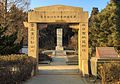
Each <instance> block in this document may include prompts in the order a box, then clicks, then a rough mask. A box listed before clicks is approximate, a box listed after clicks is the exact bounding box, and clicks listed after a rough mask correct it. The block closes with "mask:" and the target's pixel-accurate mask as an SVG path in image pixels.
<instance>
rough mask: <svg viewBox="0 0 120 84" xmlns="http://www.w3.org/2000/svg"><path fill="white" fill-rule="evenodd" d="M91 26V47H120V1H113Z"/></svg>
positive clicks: (96, 17)
mask: <svg viewBox="0 0 120 84" xmlns="http://www.w3.org/2000/svg"><path fill="white" fill-rule="evenodd" d="M95 19H96V20H95V21H94V22H93V24H92V25H91V26H90V28H91V29H90V31H89V33H90V35H89V38H90V41H89V42H91V43H90V47H93V50H94V51H95V47H106V46H110V47H114V46H118V45H120V24H119V23H120V1H119V0H111V1H110V3H109V4H108V5H107V6H106V8H104V9H103V10H102V11H101V12H100V13H99V14H97V15H96V16H95Z"/></svg>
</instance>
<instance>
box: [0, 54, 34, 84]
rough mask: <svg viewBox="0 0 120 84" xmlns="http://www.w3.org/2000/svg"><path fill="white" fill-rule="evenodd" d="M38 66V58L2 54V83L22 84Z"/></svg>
mask: <svg viewBox="0 0 120 84" xmlns="http://www.w3.org/2000/svg"><path fill="white" fill-rule="evenodd" d="M35 68H36V60H35V59H34V58H32V57H29V56H26V55H7V56H0V84H21V83H22V82H23V81H25V80H27V79H29V78H30V77H31V75H32V72H33V71H34V70H35Z"/></svg>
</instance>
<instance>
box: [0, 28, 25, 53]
mask: <svg viewBox="0 0 120 84" xmlns="http://www.w3.org/2000/svg"><path fill="white" fill-rule="evenodd" d="M5 31H6V28H3V27H2V26H0V55H7V54H16V53H18V52H19V50H20V49H21V47H22V43H23V39H22V41H21V42H20V43H15V40H16V38H17V32H15V33H13V34H11V35H9V36H8V35H7V36H6V35H4V32H5Z"/></svg>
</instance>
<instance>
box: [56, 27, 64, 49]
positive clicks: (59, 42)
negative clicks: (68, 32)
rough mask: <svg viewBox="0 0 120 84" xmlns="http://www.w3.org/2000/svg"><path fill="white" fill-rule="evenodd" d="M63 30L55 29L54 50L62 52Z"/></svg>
mask: <svg viewBox="0 0 120 84" xmlns="http://www.w3.org/2000/svg"><path fill="white" fill-rule="evenodd" d="M62 42H63V29H62V28H58V29H57V46H56V50H63V45H62Z"/></svg>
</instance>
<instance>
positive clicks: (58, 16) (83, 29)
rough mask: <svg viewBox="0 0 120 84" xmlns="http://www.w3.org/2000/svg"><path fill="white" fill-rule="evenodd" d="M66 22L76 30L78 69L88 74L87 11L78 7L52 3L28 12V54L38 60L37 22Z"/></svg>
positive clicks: (26, 23)
mask: <svg viewBox="0 0 120 84" xmlns="http://www.w3.org/2000/svg"><path fill="white" fill-rule="evenodd" d="M38 23H39V24H46V25H47V24H48V23H68V24H69V27H71V28H73V29H77V30H78V58H79V60H78V61H79V70H80V71H81V72H82V74H83V75H87V74H88V12H86V11H83V9H82V8H80V7H72V6H64V5H54V6H46V7H39V8H35V9H34V10H33V11H30V12H28V22H25V27H28V56H32V57H34V58H36V59H37V60H38V49H39V48H38V40H39V37H38V36H39V35H38V27H37V24H38Z"/></svg>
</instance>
